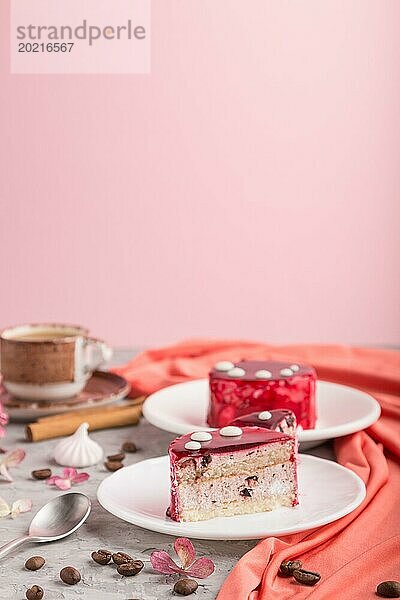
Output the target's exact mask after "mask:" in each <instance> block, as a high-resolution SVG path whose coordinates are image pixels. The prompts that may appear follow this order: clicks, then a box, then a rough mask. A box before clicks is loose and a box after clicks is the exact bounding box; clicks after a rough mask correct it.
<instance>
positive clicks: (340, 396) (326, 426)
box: [143, 379, 381, 450]
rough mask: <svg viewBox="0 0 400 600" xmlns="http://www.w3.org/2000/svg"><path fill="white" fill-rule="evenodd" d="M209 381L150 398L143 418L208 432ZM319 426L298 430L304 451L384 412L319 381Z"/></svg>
mask: <svg viewBox="0 0 400 600" xmlns="http://www.w3.org/2000/svg"><path fill="white" fill-rule="evenodd" d="M208 396H209V389H208V380H207V379H197V380H195V381H187V382H185V383H178V384H177V385H171V386H169V387H166V388H164V389H162V390H159V391H158V392H155V393H154V394H152V395H151V396H149V397H148V398H147V400H146V401H145V403H144V405H143V415H144V416H145V417H146V419H147V420H148V421H150V423H151V424H152V425H155V426H156V427H159V428H160V429H165V430H166V431H170V432H171V433H177V434H179V435H182V434H185V433H190V432H191V431H198V430H207V429H211V428H210V427H208V425H207V422H206V414H207V407H208ZM316 403H317V417H318V418H317V423H316V426H315V428H314V429H305V430H303V431H299V434H298V438H299V442H300V444H301V449H302V450H307V449H308V448H313V447H314V446H318V445H319V444H322V443H324V442H325V441H326V440H329V439H332V438H336V437H341V436H343V435H348V434H349V433H355V432H356V431H361V430H362V429H365V428H366V427H369V426H370V425H372V424H373V423H375V421H377V420H378V418H379V415H380V413H381V409H380V406H379V403H378V402H377V401H376V400H375V398H373V397H372V396H370V395H369V394H366V393H365V392H362V391H361V390H357V389H355V388H352V387H348V386H346V385H339V384H337V383H330V382H328V381H317V390H316Z"/></svg>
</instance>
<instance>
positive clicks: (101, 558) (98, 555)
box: [91, 550, 111, 565]
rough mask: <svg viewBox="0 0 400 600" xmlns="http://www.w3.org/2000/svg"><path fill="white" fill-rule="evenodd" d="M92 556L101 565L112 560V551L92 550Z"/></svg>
mask: <svg viewBox="0 0 400 600" xmlns="http://www.w3.org/2000/svg"><path fill="white" fill-rule="evenodd" d="M91 556H92V558H93V560H94V562H97V563H98V564H99V565H107V564H108V563H109V562H110V560H111V552H110V551H109V550H97V552H92V555H91Z"/></svg>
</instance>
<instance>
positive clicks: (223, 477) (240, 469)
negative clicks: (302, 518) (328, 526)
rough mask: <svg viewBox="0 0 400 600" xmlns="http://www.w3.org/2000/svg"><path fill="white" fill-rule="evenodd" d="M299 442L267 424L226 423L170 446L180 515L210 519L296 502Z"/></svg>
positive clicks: (171, 512)
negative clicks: (217, 429)
mask: <svg viewBox="0 0 400 600" xmlns="http://www.w3.org/2000/svg"><path fill="white" fill-rule="evenodd" d="M296 452H297V443H296V440H295V438H294V437H291V436H288V435H286V434H285V433H280V432H277V431H271V430H268V429H264V428H261V427H243V428H241V427H236V426H228V427H223V428H222V429H220V430H219V431H210V432H208V431H198V432H195V433H192V434H187V435H183V436H182V437H179V438H176V439H175V440H174V441H173V442H172V443H171V445H170V447H169V457H170V465H171V504H170V507H169V509H168V511H167V514H168V516H170V517H171V518H172V519H174V520H175V521H204V520H206V519H212V518H214V517H228V516H232V515H244V514H248V513H257V512H263V511H269V510H273V509H275V508H278V507H280V506H295V505H296V504H297V503H298V502H297V474H296Z"/></svg>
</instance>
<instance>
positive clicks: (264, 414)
mask: <svg viewBox="0 0 400 600" xmlns="http://www.w3.org/2000/svg"><path fill="white" fill-rule="evenodd" d="M271 417H272V415H271V413H270V412H269V410H263V412H260V414H259V415H258V418H259V419H260V421H268V420H269V419H270V418H271Z"/></svg>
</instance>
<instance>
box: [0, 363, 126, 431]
mask: <svg viewBox="0 0 400 600" xmlns="http://www.w3.org/2000/svg"><path fill="white" fill-rule="evenodd" d="M129 390H130V385H129V383H128V382H127V381H126V379H124V378H123V377H120V376H119V375H115V374H114V373H108V372H107V371H94V372H93V374H92V376H91V378H90V379H89V380H88V382H87V384H86V386H85V387H84V389H83V390H82V391H81V392H80V393H79V394H77V395H76V396H74V397H73V398H69V399H67V400H65V401H63V402H59V401H58V402H49V401H43V402H38V401H36V400H35V401H32V402H30V401H27V400H20V399H18V398H15V397H14V396H11V394H9V393H8V392H7V390H6V389H5V388H4V386H2V385H1V384H0V402H2V403H3V405H4V407H5V408H6V410H7V413H8V414H9V416H10V419H12V420H13V421H31V420H35V419H38V418H39V417H45V416H47V415H56V414H60V413H65V412H68V411H70V410H79V409H83V408H92V407H95V406H96V407H97V406H106V405H107V404H112V403H113V402H116V401H117V400H121V399H122V398H125V396H126V395H127V394H128V393H129Z"/></svg>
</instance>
